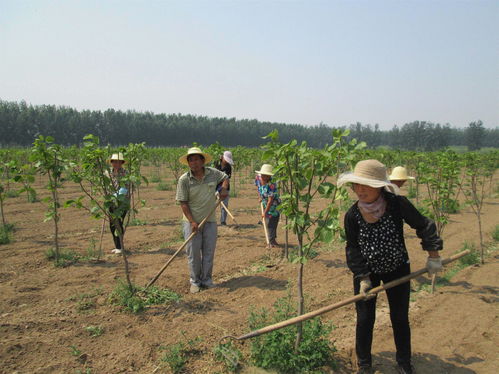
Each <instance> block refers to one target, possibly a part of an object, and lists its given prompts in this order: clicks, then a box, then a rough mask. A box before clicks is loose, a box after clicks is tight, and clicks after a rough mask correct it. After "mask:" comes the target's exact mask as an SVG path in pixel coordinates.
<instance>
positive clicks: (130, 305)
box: [109, 280, 181, 313]
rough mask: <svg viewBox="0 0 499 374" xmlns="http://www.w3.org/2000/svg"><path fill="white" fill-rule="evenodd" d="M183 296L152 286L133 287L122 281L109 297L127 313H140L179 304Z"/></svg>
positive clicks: (112, 302)
mask: <svg viewBox="0 0 499 374" xmlns="http://www.w3.org/2000/svg"><path fill="white" fill-rule="evenodd" d="M180 300H181V296H180V295H178V294H177V293H175V292H173V291H171V290H169V289H167V288H159V287H156V286H152V287H149V288H147V289H146V288H145V287H140V286H135V285H133V286H132V289H130V287H128V284H127V283H126V282H124V281H122V280H120V281H118V284H117V285H116V287H115V289H114V290H113V292H112V293H111V294H110V295H109V302H110V303H111V304H113V305H119V306H121V307H122V308H123V309H124V310H125V311H127V312H132V313H140V312H142V311H143V310H144V309H146V308H147V307H148V306H151V305H160V304H168V303H173V302H178V301H180Z"/></svg>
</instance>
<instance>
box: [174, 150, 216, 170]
mask: <svg viewBox="0 0 499 374" xmlns="http://www.w3.org/2000/svg"><path fill="white" fill-rule="evenodd" d="M190 155H201V156H203V157H204V163H205V164H207V163H209V162H210V161H211V160H212V157H211V155H209V154H208V153H204V152H203V151H201V149H199V148H198V147H192V148H189V149H188V150H187V154H186V155H183V156H182V157H180V158H179V159H178V161H179V162H180V163H181V164H184V165H187V166H189V162H188V161H187V157H189V156H190Z"/></svg>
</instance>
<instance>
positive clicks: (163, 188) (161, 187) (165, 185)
mask: <svg viewBox="0 0 499 374" xmlns="http://www.w3.org/2000/svg"><path fill="white" fill-rule="evenodd" d="M156 189H157V190H158V191H172V190H173V186H172V185H171V184H170V183H167V182H159V183H158V185H157V186H156Z"/></svg>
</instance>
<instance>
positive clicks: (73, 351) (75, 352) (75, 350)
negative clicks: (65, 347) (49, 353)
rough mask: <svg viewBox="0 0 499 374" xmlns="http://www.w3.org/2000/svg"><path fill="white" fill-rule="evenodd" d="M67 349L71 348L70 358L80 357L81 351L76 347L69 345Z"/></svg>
mask: <svg viewBox="0 0 499 374" xmlns="http://www.w3.org/2000/svg"><path fill="white" fill-rule="evenodd" d="M69 348H71V356H75V357H78V356H80V355H81V351H80V350H79V349H78V347H76V345H70V346H69Z"/></svg>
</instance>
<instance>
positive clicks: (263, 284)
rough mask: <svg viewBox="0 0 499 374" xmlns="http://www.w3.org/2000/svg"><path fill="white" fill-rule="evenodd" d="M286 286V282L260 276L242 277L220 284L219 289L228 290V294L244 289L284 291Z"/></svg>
mask: <svg viewBox="0 0 499 374" xmlns="http://www.w3.org/2000/svg"><path fill="white" fill-rule="evenodd" d="M287 284H288V282H287V281H283V280H277V279H272V278H267V277H262V276H261V275H244V276H242V277H238V278H232V279H230V280H228V281H226V282H223V283H220V284H219V287H221V288H228V290H229V292H232V291H236V290H238V289H240V288H244V287H258V288H260V289H262V290H285V289H286V286H287Z"/></svg>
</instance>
